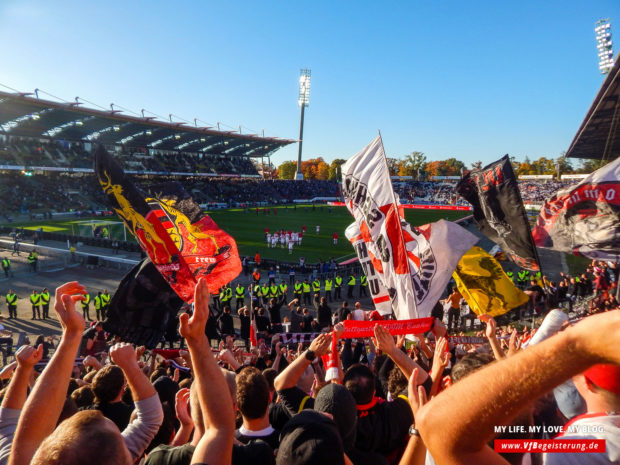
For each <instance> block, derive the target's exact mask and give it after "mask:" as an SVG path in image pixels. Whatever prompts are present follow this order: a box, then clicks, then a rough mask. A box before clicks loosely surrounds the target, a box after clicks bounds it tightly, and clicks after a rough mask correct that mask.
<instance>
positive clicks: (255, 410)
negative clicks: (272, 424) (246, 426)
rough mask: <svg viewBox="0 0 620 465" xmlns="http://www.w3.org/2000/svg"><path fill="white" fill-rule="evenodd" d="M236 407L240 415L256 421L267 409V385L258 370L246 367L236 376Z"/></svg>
mask: <svg viewBox="0 0 620 465" xmlns="http://www.w3.org/2000/svg"><path fill="white" fill-rule="evenodd" d="M236 381H237V405H238V407H239V411H240V412H241V414H242V415H243V416H244V417H245V418H247V419H249V420H256V419H258V418H261V417H262V416H263V415H265V412H267V407H269V384H267V380H266V379H265V376H264V375H263V374H262V373H261V372H260V370H259V369H258V368H255V367H247V368H244V369H243V370H241V372H240V373H239V374H238V375H237V380H236Z"/></svg>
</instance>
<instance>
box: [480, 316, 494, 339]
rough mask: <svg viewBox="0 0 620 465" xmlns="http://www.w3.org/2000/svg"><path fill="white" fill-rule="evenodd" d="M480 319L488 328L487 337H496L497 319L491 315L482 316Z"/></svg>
mask: <svg viewBox="0 0 620 465" xmlns="http://www.w3.org/2000/svg"><path fill="white" fill-rule="evenodd" d="M478 319H479V320H480V321H482V322H484V323H486V325H487V328H486V331H485V335H486V337H488V338H492V337H495V333H496V331H497V322H496V321H495V318H493V317H492V316H490V315H486V314H485V315H480V316H479V317H478Z"/></svg>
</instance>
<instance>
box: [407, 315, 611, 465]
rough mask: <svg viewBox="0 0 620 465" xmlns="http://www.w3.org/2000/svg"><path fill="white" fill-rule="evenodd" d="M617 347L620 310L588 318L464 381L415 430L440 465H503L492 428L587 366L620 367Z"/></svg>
mask: <svg viewBox="0 0 620 465" xmlns="http://www.w3.org/2000/svg"><path fill="white" fill-rule="evenodd" d="M618 343H620V311H618V310H616V311H612V312H607V313H603V314H599V315H594V316H591V317H588V318H585V319H584V320H582V321H581V322H580V323H579V324H577V325H576V326H574V327H572V328H569V329H567V330H566V331H564V332H561V333H559V334H557V335H556V336H554V337H551V338H549V339H547V340H546V341H544V342H541V343H540V344H538V345H535V346H533V347H531V348H528V350H524V351H521V352H519V353H517V354H516V355H514V356H512V357H508V358H504V359H502V360H500V361H498V362H496V363H492V364H489V365H487V366H486V367H485V368H482V369H480V370H479V371H476V372H475V373H472V374H471V375H469V376H467V377H465V378H464V379H462V380H460V381H459V382H458V383H456V384H454V385H453V386H451V387H450V388H448V389H446V390H445V391H444V392H442V393H441V394H439V395H438V396H437V397H435V398H434V399H432V400H431V401H430V402H429V403H428V404H426V405H425V406H424V407H422V408H421V409H420V411H419V412H418V415H417V418H416V426H417V427H418V430H419V431H420V433H421V435H422V438H423V439H424V442H425V444H426V446H427V447H428V450H429V451H430V453H431V455H432V456H433V458H434V459H435V462H436V463H437V465H442V464H454V463H460V464H476V465H478V464H482V465H485V464H505V463H507V462H505V461H504V460H503V459H502V458H501V457H500V456H499V455H497V454H496V453H495V452H493V450H492V449H491V448H490V447H489V446H488V442H489V441H490V440H491V439H492V438H493V435H494V430H493V428H494V426H495V425H500V424H503V425H505V424H507V423H508V422H510V421H511V420H512V419H514V418H515V417H516V416H517V414H518V413H519V412H520V411H521V410H522V409H523V408H525V407H527V406H528V405H529V404H531V402H533V401H534V400H535V399H537V398H538V397H540V396H541V395H543V394H544V393H546V392H548V391H550V390H551V389H552V388H553V387H555V386H557V385H559V384H561V383H562V382H564V381H566V380H567V379H569V378H570V377H572V376H574V375H577V374H579V373H581V372H583V371H584V370H586V369H587V368H588V367H590V366H592V365H594V364H597V363H616V364H617V363H620V352H619V351H618V350H617V347H618ZM515 379H518V380H519V382H518V383H515V382H514V380H515ZM455 419H456V421H455ZM438 432H441V434H438Z"/></svg>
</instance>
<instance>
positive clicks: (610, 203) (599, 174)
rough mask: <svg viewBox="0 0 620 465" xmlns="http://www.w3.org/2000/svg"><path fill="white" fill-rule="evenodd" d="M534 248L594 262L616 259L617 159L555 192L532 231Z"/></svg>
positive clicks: (619, 253)
mask: <svg viewBox="0 0 620 465" xmlns="http://www.w3.org/2000/svg"><path fill="white" fill-rule="evenodd" d="M532 236H533V237H534V242H535V243H536V245H537V246H538V247H549V248H551V249H554V250H559V251H561V252H566V253H573V254H575V255H583V256H585V257H588V258H592V259H596V260H610V261H616V262H617V261H618V260H619V259H620V158H617V159H616V160H614V161H612V162H611V163H609V164H607V165H605V166H603V167H602V168H599V169H598V170H596V171H595V172H594V173H592V174H590V175H589V176H588V177H587V178H585V179H584V180H583V181H581V182H580V183H579V184H577V185H576V186H570V187H568V188H566V189H562V190H559V191H557V192H556V193H555V194H553V196H551V198H550V199H549V200H547V202H546V203H545V205H544V206H543V208H542V209H541V210H540V215H539V216H538V221H537V222H536V227H535V228H534V229H533V231H532Z"/></svg>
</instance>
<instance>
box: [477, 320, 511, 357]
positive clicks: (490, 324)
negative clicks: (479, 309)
mask: <svg viewBox="0 0 620 465" xmlns="http://www.w3.org/2000/svg"><path fill="white" fill-rule="evenodd" d="M478 319H479V320H480V321H482V322H484V323H486V325H487V329H486V333H485V334H486V336H487V339H488V340H489V344H491V349H493V355H494V356H495V360H501V359H502V358H504V357H506V355H505V354H504V351H503V350H502V348H501V346H500V344H499V341H498V340H497V334H496V333H497V323H496V322H495V318H493V317H492V316H489V315H480V317H479V318H478Z"/></svg>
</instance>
